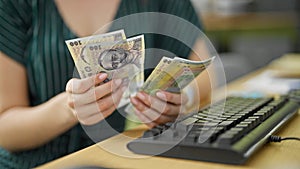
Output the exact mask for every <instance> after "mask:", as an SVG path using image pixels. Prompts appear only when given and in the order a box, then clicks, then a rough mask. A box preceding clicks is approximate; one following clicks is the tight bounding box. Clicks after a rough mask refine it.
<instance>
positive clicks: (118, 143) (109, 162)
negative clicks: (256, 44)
mask: <svg viewBox="0 0 300 169" xmlns="http://www.w3.org/2000/svg"><path fill="white" fill-rule="evenodd" d="M261 71H262V70H259V71H256V72H254V73H252V74H250V75H247V76H245V77H243V78H241V79H238V80H237V81H234V82H232V83H231V84H230V85H228V90H238V89H241V86H242V85H241V84H242V83H243V82H244V81H245V80H247V79H248V78H250V77H253V76H255V75H257V74H258V73H259V72H261ZM299 124H300V116H299V113H298V115H297V116H296V117H295V118H293V119H292V120H291V121H290V122H289V123H288V124H287V125H286V126H284V128H282V129H281V130H280V131H279V132H278V135H280V136H283V137H284V136H296V137H300V125H299ZM145 129H146V127H145V126H141V127H139V128H137V129H135V130H131V131H126V132H124V133H122V134H120V135H117V136H114V137H112V138H109V139H107V140H105V141H102V142H100V143H98V144H95V145H93V146H90V147H87V148H85V149H83V150H80V151H78V152H75V153H73V154H70V155H68V156H65V157H62V158H60V159H57V160H55V161H52V162H49V163H47V164H45V165H43V166H40V167H39V168H40V169H50V168H51V169H54V168H60V169H61V168H69V167H71V166H84V165H90V166H91V165H94V166H102V167H107V168H172V169H176V168H212V169H214V168H216V169H217V168H218V169H219V168H225V169H227V168H228V169H229V168H230V169H237V168H247V169H248V168H289V169H292V168H299V166H300V153H299V152H300V142H297V141H284V142H281V143H271V144H266V145H265V146H264V147H263V148H262V149H261V150H259V151H258V152H256V153H255V154H254V155H253V156H252V157H251V158H250V159H249V160H248V161H247V162H246V164H244V165H241V166H235V165H225V164H217V163H210V162H202V161H191V160H183V159H175V158H164V157H148V156H142V155H136V154H133V153H131V152H130V151H129V150H128V149H127V148H126V144H127V143H128V142H129V141H131V140H132V139H134V138H136V137H138V136H140V135H141V134H142V132H143V131H144V130H145ZM107 149H109V152H108V151H107ZM111 152H114V153H111ZM115 153H117V154H122V156H120V155H116V154H115ZM126 156H127V157H126ZM128 156H130V157H135V158H129V157H128Z"/></svg>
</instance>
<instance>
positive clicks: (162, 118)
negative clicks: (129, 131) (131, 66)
mask: <svg viewBox="0 0 300 169" xmlns="http://www.w3.org/2000/svg"><path fill="white" fill-rule="evenodd" d="M130 100H131V103H132V104H133V106H134V107H135V113H136V115H137V116H138V117H139V118H140V120H141V121H142V122H144V123H145V124H147V125H148V126H149V127H151V128H152V127H154V126H156V125H159V124H164V123H167V122H172V121H175V120H176V118H177V117H178V115H179V114H180V113H181V112H182V110H183V107H184V105H185V104H186V103H187V101H188V98H187V96H186V95H185V94H177V93H170V92H166V91H159V92H157V93H156V94H155V95H154V96H152V95H148V94H146V93H145V92H139V93H138V94H137V95H136V96H135V97H131V98H130Z"/></svg>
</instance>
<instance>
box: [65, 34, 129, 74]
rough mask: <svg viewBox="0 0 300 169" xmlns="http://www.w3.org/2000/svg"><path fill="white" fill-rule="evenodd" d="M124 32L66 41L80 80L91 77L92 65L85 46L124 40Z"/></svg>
mask: <svg viewBox="0 0 300 169" xmlns="http://www.w3.org/2000/svg"><path fill="white" fill-rule="evenodd" d="M125 39H126V36H125V33H124V30H118V31H113V32H109V33H105V34H99V35H93V36H88V37H83V38H76V39H71V40H66V41H65V43H66V45H67V47H68V49H69V52H70V53H71V56H72V58H73V60H74V63H75V66H76V68H77V70H78V73H79V76H80V77H81V78H86V77H89V76H92V75H93V68H92V64H91V63H90V62H89V58H87V56H86V50H85V49H86V46H87V45H88V44H94V43H100V42H103V43H104V42H111V43H116V42H118V41H122V40H125Z"/></svg>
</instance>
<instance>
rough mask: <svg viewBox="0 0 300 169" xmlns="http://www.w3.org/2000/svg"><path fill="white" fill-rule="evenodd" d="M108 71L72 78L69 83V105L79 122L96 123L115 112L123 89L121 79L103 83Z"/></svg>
mask: <svg viewBox="0 0 300 169" xmlns="http://www.w3.org/2000/svg"><path fill="white" fill-rule="evenodd" d="M106 78H107V74H106V73H99V74H97V75H96V76H92V77H88V78H85V79H75V78H73V79H71V80H69V82H68V83H67V86H66V92H67V93H68V105H69V107H70V108H71V109H72V111H73V113H74V115H75V116H76V117H77V119H78V120H79V122H81V123H82V124H84V125H92V124H95V123H97V122H99V121H101V120H103V119H104V118H106V117H107V116H109V115H110V114H112V113H113V112H114V110H115V109H116V108H117V106H118V104H119V102H120V100H121V98H122V94H123V91H124V90H125V89H126V87H125V86H122V85H121V84H122V80H121V79H115V80H111V81H109V82H107V83H103V82H104V80H105V79H106Z"/></svg>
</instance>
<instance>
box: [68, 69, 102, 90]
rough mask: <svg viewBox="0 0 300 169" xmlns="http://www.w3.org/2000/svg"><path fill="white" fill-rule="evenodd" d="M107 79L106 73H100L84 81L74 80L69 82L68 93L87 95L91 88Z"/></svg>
mask: <svg viewBox="0 0 300 169" xmlns="http://www.w3.org/2000/svg"><path fill="white" fill-rule="evenodd" d="M106 78H107V74H106V73H99V74H97V75H95V76H91V77H88V78H84V79H76V78H73V79H71V80H69V81H68V83H67V85H66V91H67V92H69V93H75V94H80V93H85V92H86V91H88V90H89V89H90V88H91V87H93V86H96V85H98V84H100V83H102V82H103V81H104V80H105V79H106Z"/></svg>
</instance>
